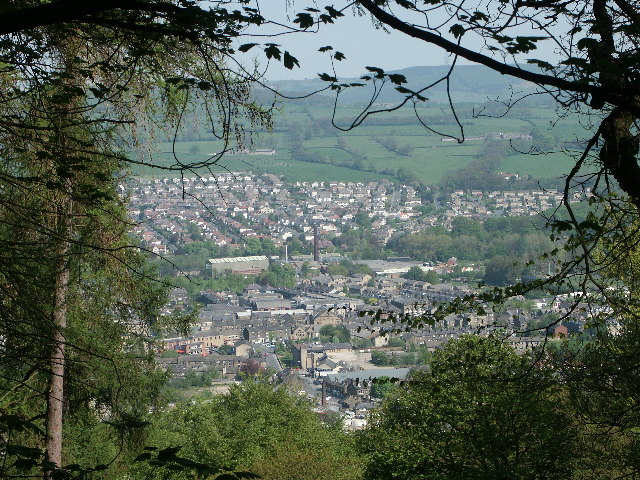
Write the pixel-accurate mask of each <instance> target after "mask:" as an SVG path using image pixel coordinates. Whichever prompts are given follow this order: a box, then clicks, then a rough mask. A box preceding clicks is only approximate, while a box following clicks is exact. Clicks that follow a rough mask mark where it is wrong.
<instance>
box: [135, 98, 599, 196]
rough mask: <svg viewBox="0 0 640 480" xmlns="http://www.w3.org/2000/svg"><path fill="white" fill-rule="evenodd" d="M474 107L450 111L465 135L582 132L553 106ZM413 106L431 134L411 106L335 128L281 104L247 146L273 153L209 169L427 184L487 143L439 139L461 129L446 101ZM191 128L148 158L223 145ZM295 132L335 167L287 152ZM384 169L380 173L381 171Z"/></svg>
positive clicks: (550, 164)
mask: <svg viewBox="0 0 640 480" xmlns="http://www.w3.org/2000/svg"><path fill="white" fill-rule="evenodd" d="M481 108H482V106H481V105H472V104H461V105H459V106H457V108H456V111H457V113H458V116H459V118H460V121H461V123H462V124H463V126H464V134H465V136H466V137H470V136H476V135H483V134H485V133H489V132H518V133H528V132H529V131H530V129H531V128H536V129H537V131H538V132H539V135H542V136H544V137H545V138H547V139H549V141H550V142H551V144H552V146H553V149H554V150H557V151H559V150H561V149H562V148H563V147H566V145H568V144H569V142H573V141H575V140H576V139H581V138H584V137H585V136H586V135H587V134H588V132H587V131H586V130H585V129H584V127H583V126H581V125H580V124H579V122H578V117H577V116H574V117H566V118H562V119H560V120H559V121H558V117H557V115H556V112H555V111H554V110H553V109H552V108H541V107H531V108H522V109H514V110H512V111H511V112H509V114H508V115H506V116H503V117H497V118H491V117H483V116H477V113H478V112H479V111H480V110H481ZM418 112H419V114H420V118H421V119H422V121H423V122H424V123H426V124H427V125H428V126H429V127H431V128H432V129H434V130H436V131H437V133H434V132H430V131H428V130H427V129H425V128H424V127H423V126H422V125H420V123H419V122H418V120H417V119H416V118H415V114H414V112H413V110H411V109H403V110H402V109H401V110H398V111H396V112H393V113H386V112H385V113H379V114H377V115H374V116H372V117H370V118H369V119H367V120H366V121H365V122H364V123H363V124H362V125H360V126H358V127H357V128H354V129H351V130H349V131H346V132H341V131H339V130H338V129H335V128H333V127H332V126H331V121H330V119H331V115H332V110H331V109H330V108H325V107H316V108H312V107H306V106H299V105H296V104H292V105H287V106H286V107H283V109H282V111H281V112H280V113H278V114H276V115H277V116H276V118H275V121H274V129H273V131H272V132H266V131H260V132H255V133H254V134H253V135H252V138H251V142H252V148H273V149H275V150H276V155H271V156H258V155H249V156H242V155H236V156H225V157H224V158H223V159H222V160H221V161H220V162H219V164H218V165H217V166H216V167H214V169H213V172H216V171H223V170H224V169H228V170H231V171H238V170H252V171H255V172H269V173H274V174H277V175H284V176H285V177H286V178H287V179H288V180H289V181H313V180H344V181H370V180H375V179H380V178H383V177H389V178H393V175H394V173H393V172H392V171H391V170H393V171H395V170H397V169H399V168H404V169H407V170H408V171H409V172H411V174H412V175H414V176H415V177H416V178H417V179H418V180H420V181H421V182H423V183H424V184H427V185H429V184H435V183H437V182H438V181H440V179H441V178H442V176H443V175H444V174H445V173H446V172H449V171H452V170H457V169H460V168H463V167H465V166H466V165H467V164H469V162H471V161H473V160H474V159H476V158H478V155H479V152H480V151H481V149H482V148H483V147H484V146H485V145H486V142H484V141H482V140H466V141H465V142H464V143H462V144H458V143H457V142H443V141H442V135H454V136H456V137H459V136H460V129H459V128H458V127H457V126H456V125H455V120H454V117H453V115H452V113H451V111H450V109H449V108H448V107H447V106H446V105H444V106H443V105H438V104H436V105H433V106H429V107H428V108H420V109H419V110H418ZM474 112H475V114H476V115H474ZM359 113H360V111H359V110H358V109H355V108H341V109H340V110H338V112H337V114H336V120H335V123H336V124H337V125H340V126H343V127H344V126H348V125H349V124H350V122H351V121H352V120H353V119H354V118H356V117H357V115H358V114H359ZM498 113H500V112H498ZM190 133H191V134H190V135H179V136H178V141H177V142H176V143H175V144H172V143H171V142H157V143H155V144H154V145H153V146H154V150H155V151H154V153H153V162H154V164H156V165H162V166H174V167H177V166H178V163H176V161H175V159H174V156H173V150H174V149H175V154H176V156H177V157H178V159H179V161H180V162H182V163H183V164H189V163H192V162H202V161H205V160H206V159H207V158H208V156H209V155H211V154H214V153H216V152H219V151H220V150H221V149H222V143H221V142H219V141H214V140H209V139H207V137H208V135H207V133H206V132H205V131H204V128H201V130H200V131H199V132H195V134H194V132H190ZM187 137H188V138H187ZM294 138H297V139H298V144H299V145H301V146H302V149H303V151H304V153H305V155H306V156H307V157H309V158H312V159H316V160H317V159H318V158H322V159H323V161H326V162H329V163H334V164H341V165H342V166H337V165H331V164H326V163H314V162H312V161H302V160H304V159H301V158H300V156H299V155H294V154H293V149H292V145H293V142H294ZM307 160H308V159H307ZM572 163H573V161H572V159H571V158H569V157H568V156H566V155H565V154H563V153H551V154H546V155H527V154H522V153H518V152H516V151H515V150H510V151H509V152H508V153H507V155H506V156H505V157H504V159H503V161H502V163H501V164H500V166H499V167H498V170H499V171H506V172H518V173H520V174H521V175H531V176H532V177H534V178H540V179H545V178H559V177H562V176H563V175H566V174H567V173H568V172H569V170H570V168H571V166H572ZM217 169H219V170H217ZM385 170H386V171H387V172H386V174H382V173H381V172H383V171H385ZM133 173H135V174H140V175H144V176H167V175H172V173H171V172H167V171H165V170H159V169H151V168H144V167H142V168H135V169H134V172H133Z"/></svg>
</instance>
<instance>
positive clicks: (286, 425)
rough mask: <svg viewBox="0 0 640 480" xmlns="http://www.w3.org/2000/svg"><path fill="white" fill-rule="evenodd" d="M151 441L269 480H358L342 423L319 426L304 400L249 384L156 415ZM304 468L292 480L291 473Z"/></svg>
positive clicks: (195, 458)
mask: <svg viewBox="0 0 640 480" xmlns="http://www.w3.org/2000/svg"><path fill="white" fill-rule="evenodd" d="M150 441H151V442H152V443H153V444H154V445H157V446H158V447H160V448H165V447H168V446H173V445H176V444H177V445H184V447H183V449H182V450H181V454H182V455H183V456H185V457H186V458H189V459H190V460H192V461H197V462H202V463H208V464H211V465H220V466H225V467H227V468H228V469H230V470H232V469H240V470H245V471H246V470H249V469H251V470H255V471H256V473H259V474H261V475H263V476H264V478H267V479H276V478H310V479H311V478H326V479H329V478H338V479H344V480H346V479H353V480H356V479H358V478H360V462H359V461H358V460H357V458H358V457H357V456H356V455H355V452H354V450H353V442H352V438H351V437H350V436H349V435H347V434H345V433H344V432H343V431H342V426H341V423H340V422H338V423H333V424H329V425H326V424H324V425H323V424H322V423H321V422H320V420H319V419H318V415H317V414H316V413H314V412H313V411H312V410H311V408H310V406H309V404H308V402H307V400H306V399H303V398H301V397H300V396H299V395H290V394H289V393H287V391H286V390H285V389H284V388H274V387H272V386H271V385H268V384H266V383H260V382H255V381H251V380H249V381H245V382H243V383H242V384H241V385H232V386H231V388H230V391H229V394H227V395H218V396H215V397H214V398H212V399H210V400H206V401H203V400H200V401H198V400H197V399H196V400H195V401H193V402H189V403H187V404H184V405H178V406H177V408H175V409H173V410H169V411H166V412H163V413H160V414H159V415H158V416H157V422H155V424H154V425H153V427H152V431H151V434H150ZM304 458H306V459H308V460H312V459H318V460H326V463H325V462H324V461H319V462H318V463H314V462H310V461H306V462H304V463H303V459H304ZM302 466H304V468H303V471H301V472H295V474H296V475H297V476H295V477H294V476H293V474H294V473H293V472H291V471H289V468H294V467H295V468H298V467H300V468H302ZM145 469H146V467H145V468H142V469H141V470H143V471H144V472H145V473H146V470H145ZM166 478H185V475H184V474H183V473H181V472H171V473H170V476H168V477H166Z"/></svg>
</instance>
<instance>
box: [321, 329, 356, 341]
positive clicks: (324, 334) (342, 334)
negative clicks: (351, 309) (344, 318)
mask: <svg viewBox="0 0 640 480" xmlns="http://www.w3.org/2000/svg"><path fill="white" fill-rule="evenodd" d="M318 333H319V334H320V339H321V340H322V341H323V342H337V343H348V342H349V341H350V340H351V335H350V334H349V330H348V329H347V327H345V326H344V325H323V326H322V327H321V328H320V331H319V332H318Z"/></svg>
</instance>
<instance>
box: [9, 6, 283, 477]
mask: <svg viewBox="0 0 640 480" xmlns="http://www.w3.org/2000/svg"><path fill="white" fill-rule="evenodd" d="M245 13H246V15H243V14H239V12H228V11H227V10H225V9H224V8H215V9H213V10H209V11H205V10H202V9H200V8H199V6H198V3H197V2H189V1H187V2H179V3H178V2H175V3H174V2H169V1H157V2H142V3H138V4H135V5H134V4H133V3H131V2H122V1H113V2H111V1H110V2H106V3H101V4H100V5H95V6H92V7H91V6H88V5H84V4H83V3H82V2H77V1H73V0H60V1H53V2H13V3H12V4H11V5H9V6H7V7H6V8H3V9H2V11H1V12H0V25H1V27H0V44H1V45H2V48H1V49H0V50H1V53H0V63H2V72H1V75H2V81H1V82H0V93H1V95H0V96H1V100H0V140H1V145H2V146H1V147H0V158H2V165H1V166H0V171H1V177H2V178H1V180H0V181H1V182H2V198H1V199H0V201H1V203H2V204H1V207H0V208H1V209H2V214H3V218H2V222H3V225H4V226H5V227H6V228H4V230H3V232H2V246H3V251H12V252H13V255H12V256H11V258H10V259H9V258H8V259H6V260H5V263H6V266H7V268H6V269H4V270H3V275H2V279H1V283H2V285H1V287H2V289H3V291H4V292H5V293H6V294H7V295H3V298H4V299H5V300H4V302H5V303H4V306H3V316H2V332H1V334H2V337H3V338H4V339H6V342H7V343H8V344H10V345H11V353H12V355H11V357H7V362H6V365H5V362H4V360H3V378H4V380H5V381H6V383H7V385H6V387H7V391H8V392H11V393H10V396H12V397H13V398H14V399H17V398H20V395H21V392H23V391H30V392H35V393H37V392H40V393H41V394H42V396H43V397H46V398H47V399H48V406H47V408H46V410H47V413H46V415H47V422H46V430H47V432H46V435H47V441H46V458H45V460H46V462H42V469H43V470H44V471H45V472H46V474H47V475H48V476H54V475H57V474H56V473H54V472H53V470H54V469H59V468H61V467H62V465H63V460H64V458H63V457H64V451H63V445H62V435H63V428H64V425H63V423H62V418H63V411H68V412H73V411H74V408H72V404H73V402H74V394H76V395H77V396H78V397H79V398H82V399H83V400H82V401H81V402H79V404H81V405H84V406H85V407H87V408H89V405H90V404H94V405H96V406H98V407H101V406H103V405H104V408H107V409H109V411H110V412H111V421H112V423H113V424H116V423H118V422H119V420H120V416H122V417H123V418H124V417H128V418H130V419H132V418H137V416H139V414H142V413H144V414H146V410H147V408H148V405H149V398H146V399H145V400H144V401H139V402H137V406H136V405H135V404H130V403H128V402H126V401H124V399H125V396H124V393H125V392H128V393H132V392H133V391H132V390H131V389H129V388H128V386H127V385H126V383H127V381H128V380H127V381H124V380H123V379H122V378H121V376H120V375H119V374H116V375H115V378H117V379H118V382H117V383H118V385H116V384H114V383H113V382H109V381H107V378H106V376H105V375H106V373H107V372H106V371H105V369H104V368H102V369H97V370H96V372H95V373H92V374H91V375H86V376H84V377H82V373H86V372H84V370H83V368H78V367H79V366H82V365H84V366H86V367H88V366H90V365H91V366H94V367H95V365H96V364H95V358H94V357H92V356H91V355H90V354H88V352H92V351H93V352H94V355H99V356H100V358H101V360H102V361H103V362H104V361H106V362H107V363H108V364H109V365H111V364H113V365H114V369H116V371H117V369H120V368H123V369H125V371H126V370H129V372H128V375H127V376H128V378H130V379H131V380H133V379H137V378H139V376H138V375H139V374H140V371H144V372H145V373H146V380H148V382H146V381H140V383H139V384H138V388H142V387H143V386H145V385H146V384H147V383H149V382H151V381H152V380H153V379H156V378H157V375H155V374H151V373H150V372H149V371H148V369H149V366H150V364H149V362H148V354H147V353H145V348H144V346H143V344H144V341H143V337H141V333H142V330H143V329H144V328H145V327H148V326H149V325H150V324H151V323H152V322H153V320H154V317H155V316H156V315H157V310H158V309H159V307H160V305H161V304H162V300H161V298H162V294H161V290H162V289H158V288H152V287H150V285H149V284H148V282H147V281H146V279H150V278H152V277H153V275H152V274H150V273H149V272H145V270H144V269H143V268H142V263H141V261H140V260H139V259H137V258H136V256H135V255H133V256H132V255H131V254H129V253H127V250H128V248H129V244H130V242H128V241H127V239H126V236H125V232H126V230H127V228H128V226H129V223H128V222H127V221H126V218H125V214H124V208H123V204H122V202H121V201H120V202H119V201H118V200H117V194H116V183H117V181H118V178H119V177H120V172H121V171H122V169H123V167H124V166H125V164H126V163H129V164H132V163H136V164H151V163H153V162H152V161H151V160H149V159H148V158H147V159H145V158H144V157H139V158H136V157H130V156H129V152H127V150H129V151H133V150H135V148H134V147H136V146H138V145H139V144H140V142H144V141H145V134H141V132H143V131H144V130H145V126H144V125H143V120H144V119H146V120H148V122H147V125H148V126H151V125H152V124H153V123H154V122H155V121H156V120H160V118H161V117H162V115H161V112H163V113H164V117H165V118H166V119H169V120H171V119H173V120H176V122H177V123H179V122H180V120H181V119H182V118H183V114H184V111H185V108H186V106H187V105H188V101H189V100H190V99H193V98H197V97H200V98H201V99H202V100H204V101H205V104H208V107H209V106H210V107H212V108H211V109H210V111H209V113H210V116H209V118H210V119H211V120H212V126H213V128H212V130H213V132H214V135H217V136H218V137H219V138H220V139H221V140H223V142H224V144H225V145H228V144H229V141H230V139H231V138H232V134H231V132H232V126H233V124H234V122H235V119H237V118H238V115H239V114H240V112H241V111H242V110H243V109H244V107H245V106H246V107H248V110H247V111H251V112H252V115H253V116H252V120H253V121H256V122H258V123H261V122H265V121H266V120H267V119H268V114H267V113H266V112H264V111H262V110H260V109H259V108H256V107H255V106H253V103H252V102H249V101H248V91H247V89H246V83H243V81H242V79H241V78H239V77H238V78H235V79H234V80H233V81H229V78H227V77H225V74H224V72H223V71H222V70H220V69H219V67H220V65H221V63H220V60H221V59H222V57H223V56H224V55H225V51H226V54H228V53H229V52H230V51H231V50H229V49H228V48H229V43H228V42H229V40H230V38H232V37H233V36H234V33H236V32H237V31H236V30H235V28H237V27H238V26H240V25H241V24H242V25H244V24H246V23H247V22H252V21H254V20H257V18H256V17H255V16H252V15H253V14H252V12H251V11H249V10H245ZM223 25H224V27H223ZM220 27H222V28H226V29H225V34H224V35H219V34H218V33H217V32H218V29H219V28H220ZM275 48H276V50H277V47H275ZM168 52H172V54H169V53H168ZM271 53H273V50H271ZM170 57H171V58H170ZM288 60H290V56H288ZM160 104H162V107H161V108H158V106H159V105H160ZM208 107H207V108H208ZM176 122H172V123H173V124H174V125H175V124H176ZM216 124H218V126H220V129H217V128H216V127H215V126H216ZM130 127H132V128H130ZM238 138H240V136H239V137H238ZM214 157H215V156H214ZM175 160H176V164H175V165H168V166H164V168H167V169H168V170H173V171H176V172H185V171H186V170H189V169H190V168H193V167H196V166H207V165H212V164H215V162H216V161H217V159H216V158H209V159H208V160H206V161H204V162H201V161H196V162H191V163H189V164H185V163H181V161H180V159H178V158H176V159H175ZM20 224H22V228H19V225H20ZM18 230H22V232H21V233H22V234H23V235H22V236H21V237H16V236H14V235H15V233H17V231H18ZM16 238H21V239H23V240H20V241H18V242H16V241H15V239H16ZM134 275H135V276H136V277H137V280H138V282H137V283H138V284H137V285H133V284H132V283H133V276H134ZM145 289H146V291H145ZM34 299H37V303H38V305H30V304H29V303H31V304H33V303H34ZM79 305H82V307H83V308H84V309H85V311H86V313H82V309H81V307H80V306H79ZM88 312H91V314H92V315H93V323H92V322H88V321H87V316H86V315H87V314H88ZM101 322H102V323H101ZM156 326H157V325H156ZM91 332H102V333H103V334H107V333H108V334H109V337H106V338H104V339H103V342H102V344H98V343H97V342H96V339H95V338H92V335H91ZM26 339H31V341H30V343H31V346H30V347H29V348H27V346H26V345H25V344H24V341H25V340H26ZM89 339H91V342H89ZM107 346H108V349H105V348H103V347H107ZM30 348H33V351H32V350H30ZM33 352H37V353H36V354H35V355H33ZM9 358H10V359H11V362H8V360H9ZM45 359H47V360H46V361H45ZM92 359H93V360H92ZM136 359H137V361H136ZM116 360H117V361H116ZM125 360H126V361H127V362H128V363H126V362H125ZM73 362H77V363H76V364H74V363H73ZM5 366H8V368H6V369H5V368H4V367H5ZM43 376H44V377H48V379H49V382H48V383H49V386H48V387H46V388H45V387H43V382H44V380H43V378H42V377H43ZM142 376H144V375H142ZM112 377H114V375H113V372H112ZM83 384H84V388H80V387H81V385H83ZM74 389H77V390H75V391H74ZM144 392H145V395H147V394H148V397H153V395H154V389H153V388H150V389H149V390H144ZM121 394H122V396H121ZM103 395H104V396H105V397H104V398H102V396H103ZM139 397H140V400H141V399H142V395H139ZM17 405H21V406H22V407H24V408H25V411H26V412H29V413H30V414H34V413H36V412H40V411H41V407H42V406H41V405H39V404H37V402H35V401H34V405H31V406H30V408H27V407H26V406H25V405H24V402H22V403H21V402H18V403H17ZM14 408H15V407H14ZM94 408H95V407H94ZM19 410H20V408H17V410H16V411H19ZM34 418H41V414H40V413H37V414H36V415H35V417H34ZM35 445H36V446H37V448H40V447H42V445H41V444H40V443H39V442H35ZM31 452H33V450H31ZM38 455H40V454H38ZM38 455H35V456H32V457H30V458H29V460H30V461H31V463H30V465H32V466H33V465H35V463H34V462H35V461H39V460H40V457H39V456H38ZM18 456H19V455H18ZM5 465H9V464H7V463H6V462H5ZM22 465H23V467H24V466H25V463H24V462H23V463H22ZM11 466H12V468H13V466H14V464H13V463H11ZM13 473H14V471H13V470H11V471H3V476H7V475H9V474H13Z"/></svg>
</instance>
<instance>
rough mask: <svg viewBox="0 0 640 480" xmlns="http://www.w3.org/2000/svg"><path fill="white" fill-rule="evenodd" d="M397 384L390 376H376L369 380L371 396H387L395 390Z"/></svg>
mask: <svg viewBox="0 0 640 480" xmlns="http://www.w3.org/2000/svg"><path fill="white" fill-rule="evenodd" d="M396 389H397V385H396V384H395V383H394V382H393V380H392V379H391V377H387V376H382V377H378V378H376V379H375V380H373V381H372V382H371V396H372V397H375V398H379V399H385V398H387V397H388V396H389V395H390V394H391V393H393V392H395V391H396Z"/></svg>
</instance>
